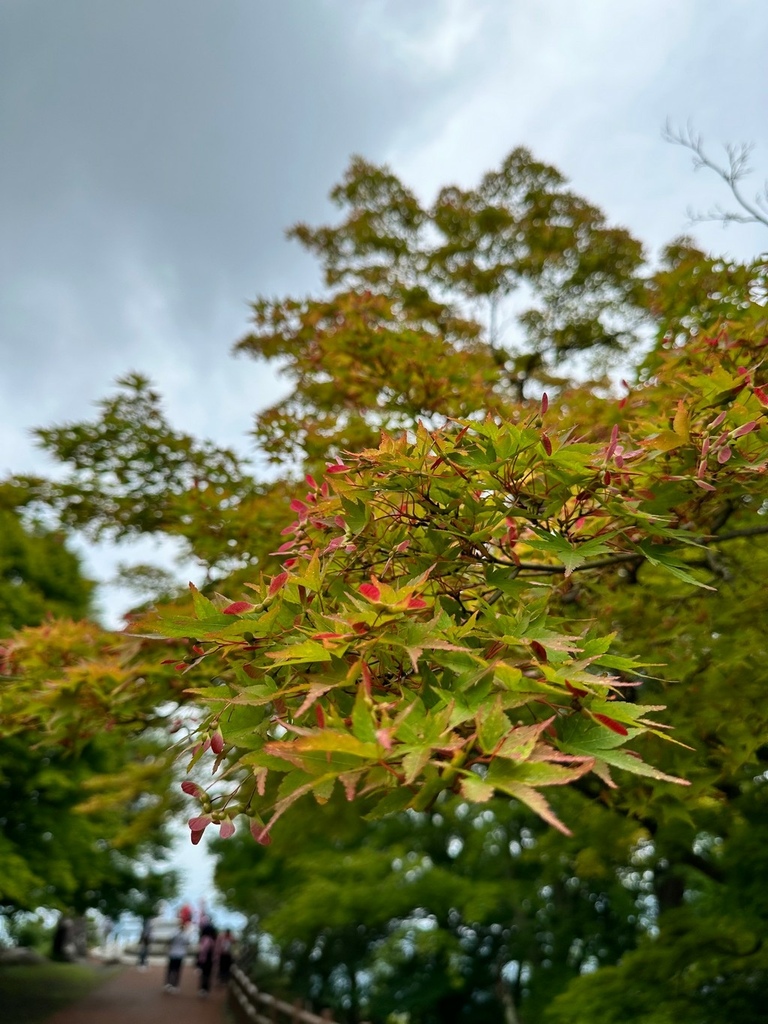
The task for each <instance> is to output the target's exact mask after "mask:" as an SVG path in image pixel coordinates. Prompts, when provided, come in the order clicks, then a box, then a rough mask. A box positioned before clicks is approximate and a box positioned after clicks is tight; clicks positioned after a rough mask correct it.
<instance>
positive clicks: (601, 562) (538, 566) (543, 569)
mask: <svg viewBox="0 0 768 1024" xmlns="http://www.w3.org/2000/svg"><path fill="white" fill-rule="evenodd" d="M765 534H768V523H766V525H765V526H746V527H744V528H743V529H740V530H730V531H729V532H728V533H719V534H712V535H710V536H708V537H699V538H696V541H695V543H696V544H698V545H699V546H700V547H710V546H712V545H714V544H722V543H724V542H725V541H729V540H737V539H739V538H744V537H760V536H764V535H765ZM645 558H646V556H645V555H644V554H643V553H642V552H639V551H622V552H619V553H618V554H615V555H607V556H606V557H605V558H597V559H595V560H594V561H593V562H584V563H583V564H582V565H577V566H575V567H574V568H573V569H572V572H574V573H576V572H589V571H590V570H591V569H607V568H609V567H610V566H612V565H622V564H624V563H627V562H638V563H639V562H644V561H645ZM513 564H514V565H515V568H517V569H518V570H519V571H520V572H532V573H543V574H546V575H551V574H557V573H565V571H566V566H564V565H546V564H545V563H542V562H519V563H510V567H511V566H512V565H513ZM686 564H687V563H686Z"/></svg>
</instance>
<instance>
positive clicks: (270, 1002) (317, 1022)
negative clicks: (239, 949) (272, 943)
mask: <svg viewBox="0 0 768 1024" xmlns="http://www.w3.org/2000/svg"><path fill="white" fill-rule="evenodd" d="M229 993H230V999H231V1000H232V1001H233V1003H234V1005H235V1007H236V1009H237V1011H239V1016H240V1017H241V1018H242V1019H244V1020H247V1021H253V1024H336V1022H335V1021H334V1019H333V1017H332V1015H331V1011H330V1010H323V1012H322V1013H321V1014H320V1015H319V1016H318V1015H317V1014H316V1013H310V1012H309V1010H305V1009H304V1008H303V1007H302V1006H301V1004H300V1003H298V1002H296V1003H286V1002H283V1000H282V999H277V998H276V997H275V996H271V995H269V993H268V992H262V991H261V990H260V989H259V988H258V987H257V986H256V985H254V983H253V982H252V981H251V980H250V978H248V976H247V975H246V974H245V973H244V972H243V971H242V970H241V969H240V968H239V967H238V966H237V965H234V966H233V967H232V973H231V975H230V982H229Z"/></svg>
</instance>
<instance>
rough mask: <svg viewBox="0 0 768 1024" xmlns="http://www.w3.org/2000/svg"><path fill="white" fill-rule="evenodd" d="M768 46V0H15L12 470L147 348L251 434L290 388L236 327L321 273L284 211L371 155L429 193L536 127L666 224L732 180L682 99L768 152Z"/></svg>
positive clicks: (177, 383) (2, 127)
mask: <svg viewBox="0 0 768 1024" xmlns="http://www.w3.org/2000/svg"><path fill="white" fill-rule="evenodd" d="M766 52H768V7H766V4H765V0H729V3H727V4H717V3H712V2H708V0H674V2H673V3H670V2H669V0H642V2H637V0H622V2H621V3H615V0H581V2H580V3H577V4H576V3H573V2H572V0H354V2H353V0H122V2H121V0H0V354H1V355H2V362H1V363H0V367H1V369H0V475H3V474H5V473H6V472H8V471H32V470H39V469H43V468H45V462H44V460H43V458H42V456H41V454H40V453H39V452H37V451H36V450H35V448H34V446H33V445H32V442H31V438H30V436H29V429H30V428H31V427H33V426H36V425H47V424H50V423H52V422H62V421H64V420H67V419H73V418H79V417H83V416H85V415H88V414H89V412H90V410H91V407H92V403H93V402H95V401H96V400H97V399H99V398H100V397H101V396H103V395H104V394H105V393H106V392H107V391H108V390H109V389H110V387H111V384H112V382H113V380H114V379H115V377H117V376H118V375H120V374H122V373H125V372H126V371H128V370H138V371H142V372H144V373H147V374H149V375H150V376H151V377H152V378H153V379H154V381H155V382H156V383H157V384H158V386H159V387H160V389H161V391H162V392H163V393H164V395H165V396H166V401H167V407H168V410H169V413H170V415H171V417H172V419H173V421H174V422H175V423H176V424H177V425H178V426H179V427H182V428H184V429H187V430H190V431H192V432H195V433H199V434H205V435H208V436H210V437H212V438H214V439H215V440H217V441H220V442H222V443H227V444H235V445H237V446H238V447H240V448H242V449H243V450H247V447H248V440H247V436H246V435H247V431H248V428H249V425H250V422H251V418H252V414H253V412H254V410H255V409H256V408H258V407H259V406H260V405H262V404H265V403H266V402H267V401H268V400H272V399H273V398H274V395H275V388H276V385H275V382H274V380H273V379H272V378H271V377H270V376H269V375H268V374H266V372H265V370H264V369H263V367H260V366H259V365H257V364H256V363H254V362H251V361H247V360H244V359H238V360H234V359H233V358H232V357H231V356H230V355H229V349H230V346H231V344H232V343H233V342H234V341H235V340H236V339H237V338H238V337H239V336H240V335H241V334H242V333H244V331H245V330H246V328H247V315H248V308H247V303H248V301H249V300H250V299H253V298H254V297H255V296H256V295H257V294H270V295H278V294H287V293H301V292H303V291H306V290H309V289H312V288H314V287H316V286H317V284H318V280H317V275H316V272H315V268H314V266H313V264H312V262H311V261H310V260H309V259H308V257H306V256H305V255H304V254H303V253H302V252H301V251H300V250H299V249H298V248H297V247H296V246H295V245H293V244H289V243H288V242H286V241H285V240H284V237H283V232H284V229H285V228H286V227H287V226H288V225H290V224H291V223H293V222H294V221H296V220H307V221H310V222H312V221H314V222H318V221H321V220H323V219H325V218H327V217H329V216H331V215H332V210H331V208H330V206H329V204H328V201H327V193H328V190H329V189H330V187H331V186H332V185H333V184H334V183H335V182H336V181H337V180H338V178H339V176H340V175H341V173H342V171H343V170H344V168H345V166H346V164H347V161H348V159H349V156H350V155H351V154H352V153H361V154H363V155H364V156H366V157H368V158H370V159H373V160H386V161H389V162H390V163H391V164H392V166H393V167H394V169H395V170H396V171H397V172H398V173H399V174H400V175H401V176H402V177H403V178H404V179H405V180H406V181H408V182H409V183H410V184H411V185H412V186H413V187H415V188H416V189H417V191H419V192H420V193H421V194H422V195H423V196H424V198H427V199H428V198H430V197H431V196H432V194H433V193H434V191H435V190H436V189H437V188H438V187H439V186H440V185H442V184H445V183H447V182H451V181H458V182H459V183H462V184H470V183H471V182H473V181H474V180H476V179H477V178H478V177H479V176H480V175H481V174H482V172H483V171H485V170H487V169H489V168H491V167H492V166H494V165H496V164H498V162H499V161H500V160H501V159H502V158H503V156H504V155H505V154H506V153H507V152H508V151H509V150H510V149H511V148H512V147H514V146H516V145H526V146H529V147H530V148H532V149H533V151H534V152H535V153H536V155H537V156H539V157H541V158H543V159H545V160H549V161H551V162H553V163H555V164H556V165H557V166H558V167H559V168H560V169H561V170H562V171H563V172H564V173H565V174H566V175H567V176H568V177H570V178H571V180H572V182H573V184H574V186H575V187H576V188H577V189H579V190H580V191H582V192H583V193H584V194H585V195H587V197H588V198H589V199H591V200H592V201H593V202H595V203H597V204H598V205H600V206H602V207H603V208H604V209H605V210H606V212H607V213H608V215H609V217H610V218H611V219H612V220H614V221H616V222H618V223H622V224H624V225H626V226H628V227H629V228H631V229H632V230H633V231H634V232H635V233H637V234H638V235H640V237H642V238H643V239H644V240H645V241H646V242H647V243H648V244H649V245H650V246H651V247H653V246H658V245H659V244H661V243H663V242H664V241H665V240H668V239H669V238H671V237H672V236H674V235H675V234H677V233H679V232H680V231H682V230H684V229H685V228H686V207H687V206H688V205H689V204H690V203H693V204H694V205H699V206H707V205H709V204H710V203H711V202H712V201H714V200H715V199H717V198H723V195H722V193H721V192H720V191H719V190H718V186H717V183H716V181H715V180H714V179H711V178H708V177H706V176H705V175H704V174H703V173H702V172H700V173H699V174H697V175H694V174H693V172H692V169H691V160H690V159H689V156H688V154H686V153H685V152H684V151H683V150H681V149H677V148H675V147H672V146H669V145H666V144H665V143H664V142H663V141H662V140H661V136H660V132H661V127H662V125H663V123H664V121H665V119H666V118H667V117H671V118H672V119H673V120H674V121H677V122H685V121H686V119H688V118H689V117H690V118H693V119H694V121H695V123H696V125H697V127H698V128H700V129H701V131H702V132H703V133H704V135H705V136H706V138H707V140H708V141H709V143H710V144H711V146H712V149H713V151H715V152H716V151H717V150H718V147H719V146H720V144H721V143H722V142H724V141H728V140H731V141H741V140H754V141H755V143H756V144H757V147H756V152H755V165H756V167H758V168H762V171H763V176H764V175H765V174H768V148H767V147H766V139H765V137H764V130H765V124H766V119H765V111H766V107H767V106H768V104H767V103H766V100H767V99H768V96H767V95H766V93H767V92H768V89H767V88H766V86H767V85H768V72H767V71H766V62H765V54H766ZM759 182H760V176H759V175H756V176H755V179H754V190H757V188H758V186H759ZM697 233H698V235H699V237H700V238H701V239H702V240H703V242H704V243H705V244H708V245H711V246H714V247H719V248H726V249H729V250H730V251H732V252H734V253H736V254H739V255H749V254H753V253H754V252H756V251H757V250H758V248H759V246H760V244H761V238H760V233H759V232H758V231H757V229H754V230H752V229H749V228H738V227H733V228H730V229H729V231H728V232H724V231H723V230H722V229H721V228H719V227H716V226H708V227H706V228H702V229H700V230H698V232H697ZM763 244H764V241H763ZM147 553H151V552H148V548H147V546H146V545H145V546H144V549H143V554H147ZM110 558H112V556H111V555H110V554H109V552H105V551H101V552H99V553H96V554H91V555H90V556H89V564H90V565H91V571H92V572H96V573H101V574H102V575H104V574H107V575H108V573H109V571H110V570H109V565H110V564H111V563H110ZM112 560H114V559H112ZM105 593H107V592H105ZM120 600H121V598H120V597H119V595H115V594H112V595H111V596H108V597H106V598H105V601H106V607H107V608H108V609H110V610H111V612H112V613H114V612H115V610H116V609H117V608H118V606H119V604H120Z"/></svg>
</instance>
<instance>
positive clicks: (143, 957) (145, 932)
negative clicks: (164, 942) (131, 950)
mask: <svg viewBox="0 0 768 1024" xmlns="http://www.w3.org/2000/svg"><path fill="white" fill-rule="evenodd" d="M151 942H152V921H151V920H150V918H148V917H145V918H144V923H143V924H142V927H141V935H140V937H139V964H138V966H139V970H140V971H146V969H147V958H148V957H149V946H150V943H151Z"/></svg>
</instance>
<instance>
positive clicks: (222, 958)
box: [216, 928, 234, 985]
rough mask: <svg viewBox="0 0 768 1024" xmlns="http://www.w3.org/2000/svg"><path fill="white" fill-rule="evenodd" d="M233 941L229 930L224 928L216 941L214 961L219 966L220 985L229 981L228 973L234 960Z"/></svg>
mask: <svg viewBox="0 0 768 1024" xmlns="http://www.w3.org/2000/svg"><path fill="white" fill-rule="evenodd" d="M233 945H234V940H233V938H232V932H231V931H230V929H229V928H225V929H224V931H223V932H222V933H221V935H219V937H218V939H217V940H216V960H217V962H218V965H219V973H218V980H219V984H220V985H226V984H227V982H228V981H229V972H230V970H231V968H232V961H233V958H234V949H233Z"/></svg>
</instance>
